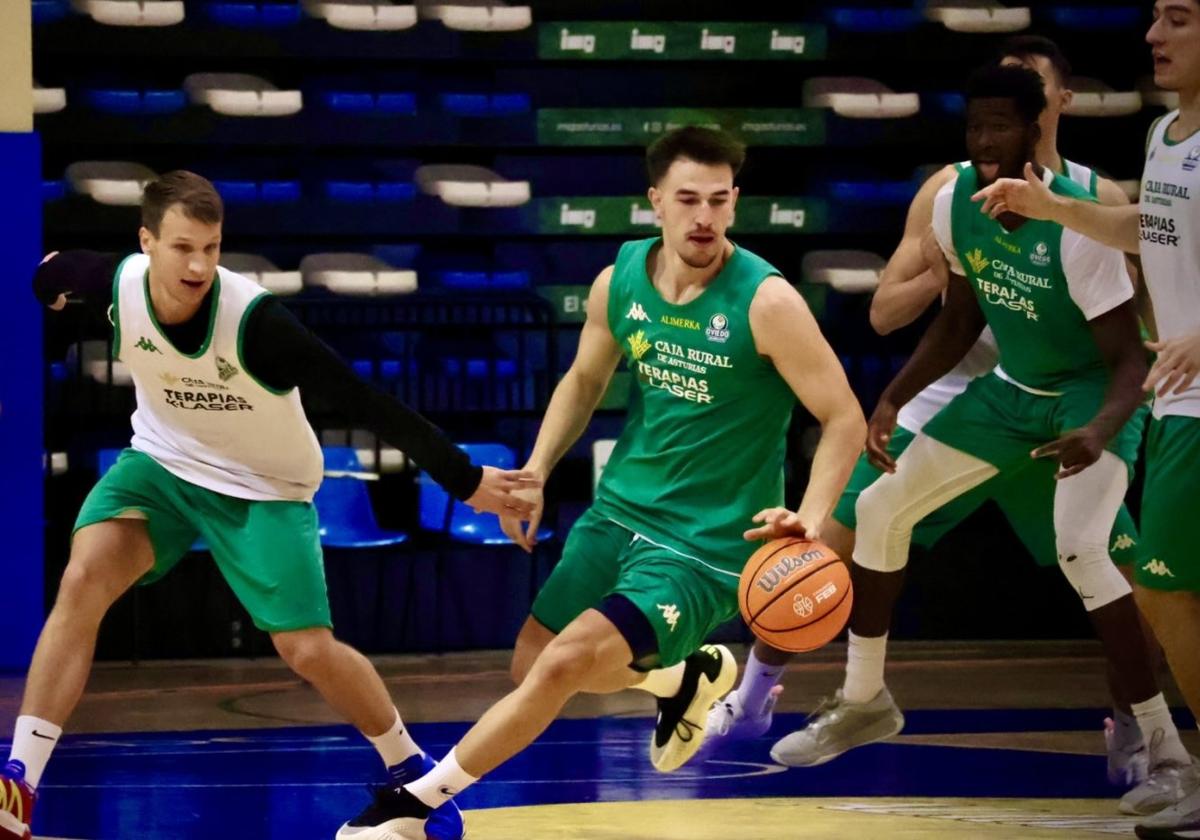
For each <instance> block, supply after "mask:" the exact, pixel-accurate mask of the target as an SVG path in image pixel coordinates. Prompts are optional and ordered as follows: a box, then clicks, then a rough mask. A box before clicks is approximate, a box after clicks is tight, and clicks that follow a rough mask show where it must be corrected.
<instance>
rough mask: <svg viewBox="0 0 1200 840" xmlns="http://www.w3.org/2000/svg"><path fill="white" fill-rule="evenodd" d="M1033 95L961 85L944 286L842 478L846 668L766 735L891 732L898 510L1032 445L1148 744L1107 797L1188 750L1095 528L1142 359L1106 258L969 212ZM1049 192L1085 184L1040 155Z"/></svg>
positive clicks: (1016, 76)
mask: <svg viewBox="0 0 1200 840" xmlns="http://www.w3.org/2000/svg"><path fill="white" fill-rule="evenodd" d="M1044 106H1045V97H1044V94H1043V92H1042V85H1041V81H1040V79H1039V78H1038V77H1037V75H1036V74H1035V73H1033V72H1032V71H1030V70H1028V69H1025V68H1015V67H987V68H984V69H982V70H980V71H979V72H978V73H977V74H976V75H974V76H973V77H972V80H971V84H970V87H969V89H968V105H967V147H968V151H969V153H970V156H971V166H969V167H966V168H965V169H964V171H963V172H962V173H961V174H959V175H958V176H957V177H956V178H955V180H953V181H951V182H950V183H948V184H946V185H945V186H944V187H943V188H942V189H941V190H940V191H939V192H938V195H937V197H936V198H935V200H934V211H933V230H934V233H935V235H936V237H937V240H938V243H939V245H940V247H941V249H942V251H943V252H944V254H945V260H938V261H936V262H937V267H938V268H940V269H941V270H945V265H946V263H947V262H948V263H949V267H950V270H951V274H950V277H949V278H948V282H947V296H946V303H945V306H944V307H943V309H942V312H941V313H940V314H939V316H938V317H937V319H936V320H935V321H934V323H933V324H932V325H931V326H930V328H929V331H928V332H927V333H926V335H925V337H924V338H923V339H922V341H921V343H920V344H919V345H918V347H917V349H916V351H915V352H914V354H913V357H912V359H910V361H909V362H908V364H907V365H906V366H905V367H904V369H903V370H902V371H901V372H900V374H899V375H898V376H897V377H896V379H895V380H894V381H893V382H892V383H891V384H890V385H889V386H888V388H887V389H886V390H885V392H884V394H883V395H882V396H881V397H880V401H879V405H878V406H877V407H876V409H875V412H874V414H873V415H872V418H871V425H870V432H869V435H868V440H867V449H868V452H869V453H870V454H871V458H872V461H873V462H874V463H875V464H876V465H877V466H878V467H879V468H880V469H882V470H883V471H884V472H886V473H888V474H887V475H885V476H883V477H882V478H880V479H879V480H878V481H877V482H875V483H874V484H873V485H871V487H869V488H867V489H866V490H865V491H863V493H862V494H861V495H860V496H859V500H858V504H857V509H856V513H857V518H858V539H857V545H856V546H855V551H854V566H853V572H854V584H855V603H854V611H853V613H852V615H851V632H850V648H849V652H848V663H847V670H846V682H845V684H844V686H843V688H842V690H841V691H840V692H839V694H838V695H837V696H836V697H835V699H834V701H833V702H832V703H830V704H828V705H827V706H826V707H825V708H824V709H823V710H822V713H821V714H820V715H818V716H817V717H816V718H815V719H813V720H811V721H810V722H809V724H808V726H807V727H806V728H805V729H803V730H801V731H800V732H797V733H794V734H792V735H789V736H788V737H787V738H785V739H784V740H783V741H781V742H780V743H778V744H776V746H775V748H774V749H773V750H772V756H773V757H775V758H776V760H779V761H782V762H783V763H787V764H792V765H805V766H807V765H812V764H819V763H822V762H824V761H828V760H830V759H831V758H833V757H835V756H837V755H839V754H840V753H842V752H845V751H846V750H847V749H850V748H852V747H855V746H858V745H861V744H864V743H869V742H871V741H876V740H880V739H882V738H886V737H889V736H890V735H894V734H895V733H896V732H898V731H899V730H900V728H901V727H902V726H903V716H902V715H901V714H900V711H899V709H898V708H897V707H896V706H895V703H894V702H893V701H892V699H891V696H890V694H889V693H888V691H887V689H886V687H885V686H884V683H883V668H884V658H885V651H886V643H887V631H888V626H889V623H890V619H891V614H892V608H893V604H894V602H895V599H896V597H897V596H898V594H899V590H900V586H901V583H902V579H903V569H904V566H905V564H906V562H907V554H908V546H909V541H910V540H911V537H912V530H913V527H914V526H915V525H916V523H917V522H919V521H920V520H921V519H922V518H923V517H924V516H925V515H926V514H928V513H930V512H931V511H933V510H936V509H937V508H939V507H941V506H942V505H943V504H945V503H947V502H948V501H950V500H952V499H954V498H955V497H957V496H960V495H961V494H963V493H965V492H967V491H969V490H970V489H971V488H973V487H975V486H977V485H979V484H982V483H983V482H984V481H987V480H988V479H990V478H993V477H995V476H1004V475H1007V474H1011V473H1012V472H1014V471H1016V470H1021V469H1024V468H1025V467H1026V465H1028V463H1029V460H1030V457H1031V455H1032V456H1033V457H1035V458H1052V459H1053V460H1054V461H1056V462H1057V463H1058V464H1059V470H1058V472H1057V474H1056V478H1057V484H1056V490H1055V494H1054V499H1053V510H1054V530H1055V537H1056V543H1057V553H1058V562H1059V566H1060V568H1061V569H1062V571H1063V573H1064V575H1065V576H1066V577H1067V580H1068V581H1069V582H1070V583H1071V584H1072V585H1073V586H1074V588H1075V589H1076V590H1077V591H1078V592H1079V595H1080V597H1081V598H1082V599H1083V601H1084V605H1085V607H1086V608H1087V609H1088V611H1089V613H1090V617H1091V619H1092V622H1093V624H1094V626H1095V627H1096V628H1097V632H1098V634H1099V635H1100V636H1101V637H1102V638H1105V639H1106V642H1107V644H1106V648H1107V650H1108V653H1109V656H1110V658H1111V659H1113V661H1114V663H1115V664H1116V665H1117V666H1118V672H1119V673H1120V674H1121V676H1122V678H1123V679H1124V681H1125V685H1124V690H1125V694H1126V696H1128V697H1129V699H1130V701H1131V705H1132V708H1133V712H1134V714H1135V716H1136V718H1137V720H1138V724H1139V726H1140V728H1141V729H1142V731H1143V732H1144V733H1145V734H1146V740H1147V742H1148V744H1149V750H1150V755H1149V763H1150V777H1149V778H1148V779H1147V781H1146V782H1144V783H1143V784H1142V785H1139V786H1138V787H1136V788H1134V789H1133V790H1132V791H1130V792H1129V793H1127V794H1126V795H1125V797H1123V798H1122V808H1123V809H1125V810H1127V811H1132V812H1144V811H1145V810H1147V809H1152V808H1154V807H1156V805H1157V803H1158V802H1159V801H1160V800H1161V799H1162V797H1163V796H1165V795H1167V794H1165V793H1164V792H1163V790H1162V787H1163V783H1164V781H1168V782H1173V781H1174V780H1175V779H1176V777H1177V774H1178V770H1179V768H1180V767H1181V766H1184V765H1186V764H1187V763H1189V759H1188V755H1187V752H1186V751H1185V750H1184V749H1183V746H1182V744H1181V743H1180V741H1179V736H1178V733H1177V732H1176V731H1175V727H1174V724H1173V723H1172V722H1171V718H1170V712H1169V711H1168V709H1167V707H1166V703H1165V701H1164V700H1163V697H1162V694H1161V692H1159V690H1158V687H1157V685H1156V682H1155V679H1154V674H1153V671H1152V669H1151V668H1150V666H1149V663H1148V661H1147V658H1146V647H1145V640H1144V638H1143V636H1142V633H1141V628H1140V624H1139V621H1138V616H1137V608H1136V606H1135V604H1134V600H1133V595H1132V590H1131V589H1130V586H1129V583H1128V582H1127V581H1126V580H1125V578H1124V577H1123V576H1122V575H1121V574H1120V572H1119V571H1118V570H1117V569H1116V567H1115V566H1114V565H1113V563H1112V560H1111V558H1110V556H1109V553H1108V536H1109V533H1110V532H1111V530H1112V525H1113V521H1114V519H1115V517H1116V514H1117V511H1118V509H1119V507H1120V505H1121V502H1122V500H1123V498H1124V495H1125V491H1126V489H1127V487H1128V484H1129V479H1130V475H1131V473H1132V467H1133V464H1134V462H1135V460H1136V457H1137V448H1138V444H1139V442H1140V439H1141V424H1140V423H1139V422H1138V421H1137V420H1132V421H1131V418H1132V417H1133V415H1134V414H1135V411H1136V410H1137V408H1138V406H1139V405H1140V404H1141V402H1142V394H1141V389H1140V385H1141V381H1142V378H1143V377H1144V376H1145V371H1146V362H1145V357H1144V355H1143V352H1142V349H1141V342H1140V339H1139V334H1138V323H1137V315H1136V311H1135V308H1134V303H1133V288H1132V286H1131V285H1130V283H1129V279H1128V276H1127V274H1126V272H1125V266H1124V259H1123V257H1122V255H1121V253H1120V252H1119V251H1117V250H1116V249H1114V248H1109V247H1106V246H1102V245H1100V244H1099V243H1096V242H1094V241H1092V240H1089V239H1086V238H1085V237H1083V236H1080V235H1079V234H1076V233H1073V232H1071V231H1066V230H1064V229H1063V228H1062V227H1061V226H1059V225H1054V224H1052V223H1049V222H1039V221H1033V220H1029V219H1026V218H1022V217H1017V216H1008V217H1004V218H1002V219H1000V220H999V222H997V221H994V220H992V219H989V218H987V217H986V216H983V215H982V214H980V213H979V212H978V207H977V205H975V204H974V203H972V201H971V196H972V195H973V194H974V193H975V192H976V191H977V189H978V187H979V185H980V184H986V183H990V182H991V181H994V180H995V179H996V178H997V177H1000V176H1002V175H1011V174H1016V173H1019V172H1020V171H1021V167H1022V166H1023V164H1024V162H1025V161H1027V160H1030V159H1032V157H1033V154H1034V147H1035V145H1036V141H1037V137H1038V134H1039V130H1038V127H1037V116H1038V114H1039V113H1040V112H1041V111H1042V109H1043V107H1044ZM1037 170H1038V174H1039V176H1040V177H1042V178H1043V179H1044V180H1045V182H1046V184H1047V185H1048V186H1049V188H1050V189H1051V190H1052V191H1054V192H1055V193H1056V194H1060V195H1067V196H1071V197H1073V198H1087V199H1088V200H1091V199H1090V196H1088V193H1087V192H1086V191H1085V190H1084V189H1082V188H1080V187H1078V186H1077V185H1075V184H1073V183H1072V182H1070V181H1069V180H1067V179H1066V178H1063V177H1062V176H1059V175H1054V174H1053V173H1051V172H1050V171H1048V170H1045V169H1043V168H1042V167H1040V166H1039V167H1037ZM985 326H987V327H989V328H990V329H991V331H992V333H993V335H994V337H995V340H996V344H997V348H998V351H999V362H998V364H997V366H996V368H995V370H994V372H993V373H991V374H989V375H986V376H981V377H979V378H977V379H975V380H973V381H972V382H971V384H970V385H968V386H967V389H966V391H964V392H963V393H962V394H961V395H959V396H958V397H956V398H955V399H954V400H953V401H951V403H950V404H949V405H948V406H947V407H946V408H945V409H943V410H942V411H941V412H940V413H939V414H937V415H936V416H935V417H934V418H933V419H932V420H930V421H929V422H928V423H927V424H926V425H925V427H924V429H923V430H922V432H921V433H920V434H918V435H917V436H916V438H915V439H914V440H913V442H912V443H911V444H910V445H909V446H908V448H907V449H906V450H905V452H904V454H903V455H901V456H900V458H899V459H897V460H893V458H892V456H891V455H890V454H888V452H887V445H888V443H889V441H890V438H891V435H892V433H893V430H894V428H895V425H896V415H897V412H898V409H899V406H902V405H904V404H905V403H906V402H908V400H909V399H911V397H912V396H913V395H914V394H916V393H917V392H918V391H920V390H921V389H922V388H924V387H926V386H927V385H928V384H929V382H931V381H933V380H934V379H936V378H937V377H939V376H941V375H942V374H944V373H945V371H946V370H948V369H950V367H952V366H953V365H954V364H955V363H957V362H958V360H959V359H960V358H962V356H963V355H964V354H965V353H966V352H967V350H968V349H969V348H970V347H971V346H972V345H973V344H974V343H975V341H976V340H977V339H978V337H979V334H980V332H981V331H982V330H983V328H984V327H985Z"/></svg>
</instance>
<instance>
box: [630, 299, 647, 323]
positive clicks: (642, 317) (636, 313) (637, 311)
mask: <svg viewBox="0 0 1200 840" xmlns="http://www.w3.org/2000/svg"><path fill="white" fill-rule="evenodd" d="M625 317H626V318H628V319H629V320H631V321H645V322H646V323H650V316H649V315H647V314H646V310H645V309H643V308H642V305H641V304H640V303H638V302H637V301H634V302H633V306H631V307H629V311H628V312H626V313H625Z"/></svg>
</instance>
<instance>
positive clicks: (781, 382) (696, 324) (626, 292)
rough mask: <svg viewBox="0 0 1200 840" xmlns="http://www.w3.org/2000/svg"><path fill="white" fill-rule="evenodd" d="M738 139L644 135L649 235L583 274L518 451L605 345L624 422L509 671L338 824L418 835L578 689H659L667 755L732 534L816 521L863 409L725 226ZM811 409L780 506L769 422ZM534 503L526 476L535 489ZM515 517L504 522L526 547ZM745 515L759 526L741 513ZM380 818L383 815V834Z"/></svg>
mask: <svg viewBox="0 0 1200 840" xmlns="http://www.w3.org/2000/svg"><path fill="white" fill-rule="evenodd" d="M743 157H744V151H743V148H742V146H741V144H740V143H737V142H735V141H733V140H732V139H730V138H729V137H728V136H726V135H724V134H722V133H721V132H717V131H713V130H710V129H703V128H695V127H688V128H683V129H679V130H677V131H674V132H671V133H669V134H667V135H664V136H663V137H662V138H660V139H659V140H658V141H657V142H656V143H655V144H654V145H652V146H651V147H650V149H649V151H648V152H647V169H648V170H649V176H650V183H651V188H650V191H649V197H650V201H651V203H652V204H653V206H654V209H655V212H656V214H657V215H658V218H659V219H660V220H661V222H662V236H661V237H657V238H655V239H650V240H643V241H640V242H630V243H627V244H625V245H624V246H622V248H621V249H620V251H619V252H618V254H617V260H616V263H615V264H614V265H613V266H611V267H609V268H606V269H605V270H604V271H602V272H601V273H600V275H599V276H598V277H597V278H596V281H595V283H594V284H593V286H592V290H591V293H590V295H589V298H588V305H587V321H586V323H585V325H584V328H583V333H582V335H581V338H580V342H579V349H578V351H577V353H576V357H575V361H574V363H573V364H572V366H571V369H570V370H569V371H568V372H567V374H566V375H565V376H564V378H563V380H562V382H561V383H560V384H559V386H558V387H557V388H556V390H555V392H554V396H553V398H552V399H551V401H550V405H549V407H548V408H547V411H546V416H545V419H544V421H543V423H542V428H541V430H540V432H539V434H538V439H537V443H536V444H535V446H534V449H533V452H532V454H531V455H530V459H529V462H528V469H529V470H530V471H532V472H533V473H534V474H536V475H539V476H545V475H547V474H548V473H549V472H550V470H551V469H552V468H553V467H554V465H555V464H556V463H557V462H558V461H559V459H560V458H561V457H562V456H563V455H564V454H565V453H566V451H567V450H568V449H569V448H570V446H571V445H572V444H573V443H574V442H575V441H576V440H577V439H578V438H579V436H580V435H581V434H582V433H583V431H584V429H585V428H586V426H587V423H588V420H589V419H590V417H591V415H592V412H593V411H594V410H595V407H596V405H597V403H598V402H599V400H600V397H601V395H602V394H603V393H604V391H605V388H606V386H607V384H608V382H609V379H610V378H611V376H612V374H613V371H614V370H615V369H616V367H617V364H618V362H619V361H620V360H621V358H622V356H624V357H625V359H626V360H627V362H628V364H629V366H630V369H631V370H632V372H633V373H634V374H635V379H636V387H635V391H634V394H633V397H632V401H631V405H630V408H629V414H628V418H627V421H626V425H625V430H624V431H623V432H622V434H621V438H620V440H619V441H618V443H617V446H616V449H615V450H614V452H613V455H612V458H611V459H610V460H609V462H608V464H607V465H606V467H605V470H604V476H603V480H602V482H601V485H600V488H599V489H598V491H597V493H596V500H595V504H594V505H593V506H592V508H591V509H590V510H589V511H588V512H587V513H586V514H584V516H583V517H582V518H581V519H580V520H579V521H578V522H577V523H576V524H575V527H574V528H573V529H572V531H571V534H570V536H569V537H568V539H567V543H566V545H565V547H564V549H563V557H562V560H561V561H560V562H559V564H558V566H557V567H556V568H555V570H554V572H553V573H552V574H551V576H550V579H549V580H548V581H547V582H546V585H545V588H544V589H543V590H542V593H541V594H540V595H539V597H538V599H537V601H536V602H535V603H534V606H533V610H532V615H531V617H530V619H529V620H528V621H527V622H526V624H525V627H524V628H523V629H522V631H521V635H520V638H519V639H518V641H517V649H516V652H515V653H514V657H513V658H514V662H513V671H514V676H515V677H516V679H517V681H518V682H519V685H518V687H517V688H516V690H515V691H513V692H512V693H511V694H509V695H508V696H507V697H505V698H504V699H502V700H501V701H500V702H499V703H497V704H496V705H495V706H493V707H492V708H491V709H490V710H489V711H488V712H487V713H486V714H485V715H484V716H483V717H482V718H481V719H480V721H479V723H477V724H476V725H475V727H474V728H473V729H472V730H471V731H470V732H468V733H467V735H466V736H465V737H464V738H463V740H462V741H460V742H459V744H458V746H456V747H455V748H454V750H452V751H451V753H450V755H449V756H447V757H446V759H444V760H443V761H442V762H441V764H440V765H439V767H438V769H437V770H436V771H433V772H430V773H429V774H427V775H426V776H425V777H424V778H422V779H420V780H418V781H417V782H415V783H413V784H411V785H407V786H405V787H399V788H395V789H391V790H385V791H383V792H381V793H380V794H379V796H378V798H377V799H376V802H375V804H374V805H373V806H372V807H371V808H369V809H368V811H367V812H365V813H364V814H363V815H362V816H360V817H359V818H358V819H356V820H354V821H352V822H351V823H350V824H348V825H347V827H346V828H345V829H344V831H345V835H344V836H346V837H354V838H359V837H363V838H373V837H376V836H382V835H381V834H379V835H376V834H370V833H362V831H363V829H366V828H374V829H376V830H377V831H392V832H394V833H396V834H399V835H400V836H404V837H410V836H411V837H421V836H423V835H422V833H421V832H422V831H423V828H422V826H423V823H424V817H425V815H426V814H428V813H429V812H430V809H432V808H436V807H438V805H440V804H441V803H442V802H444V801H446V800H448V799H449V798H450V797H452V796H453V795H454V794H455V793H457V792H458V791H460V790H462V789H463V788H464V787H466V786H467V785H469V784H471V783H472V782H474V781H475V780H476V779H477V778H478V777H480V776H482V775H484V774H485V773H488V772H490V771H491V770H493V769H494V768H495V767H496V766H498V765H499V764H501V763H502V762H503V761H505V760H507V759H508V758H510V757H511V756H512V755H514V754H515V753H517V752H519V751H520V750H522V749H524V748H525V747H526V746H528V745H529V744H530V743H532V741H533V740H534V739H535V738H536V737H537V736H538V735H539V734H540V733H541V732H542V731H543V730H544V729H545V727H546V726H547V725H549V723H550V722H551V721H552V720H553V719H554V718H555V717H556V716H557V715H558V712H559V710H560V709H561V708H562V707H563V704H564V703H566V701H567V700H568V699H570V698H571V697H572V696H573V695H575V694H577V693H579V692H585V691H586V692H593V693H608V692H613V691H618V690H620V689H624V688H629V687H637V688H641V689H644V690H646V691H648V692H650V693H651V694H654V695H655V696H656V697H657V698H659V699H658V709H659V717H658V722H657V725H656V727H655V732H654V734H653V735H652V737H651V758H652V760H653V762H654V764H655V766H656V767H657V768H658V769H659V770H663V771H669V770H673V769H675V768H676V767H678V766H680V765H681V764H682V763H683V762H684V761H686V760H687V759H688V758H689V757H690V756H691V755H693V754H694V753H695V751H696V749H698V748H699V746H700V745H701V743H702V742H703V739H704V721H705V715H706V713H707V712H708V708H709V706H710V705H711V704H712V702H713V700H715V699H716V698H717V697H719V696H721V695H722V694H724V693H725V692H726V691H728V690H729V688H730V687H731V686H732V684H733V680H734V677H735V675H736V671H737V666H736V664H735V663H734V660H733V656H732V655H731V654H730V653H729V651H728V650H726V649H724V648H722V647H703V648H701V649H700V650H699V651H698V652H696V648H697V647H698V646H699V645H700V644H701V642H703V640H704V638H705V637H706V636H707V635H708V634H709V633H710V632H711V631H712V630H713V629H714V628H715V627H717V626H718V625H719V624H721V623H722V622H724V621H727V620H728V619H730V618H732V617H733V616H734V615H736V614H737V585H738V578H739V575H740V572H741V570H742V567H743V566H744V565H745V562H746V559H747V557H748V556H749V554H750V553H751V549H752V546H751V545H750V544H749V543H748V542H747V540H756V539H760V538H766V537H775V536H782V535H786V534H796V533H804V532H806V531H807V533H809V534H810V535H814V536H815V535H817V533H818V531H819V528H820V524H821V523H822V522H823V521H824V520H825V517H826V516H828V514H829V512H830V510H832V509H833V505H834V502H835V501H836V500H837V498H838V495H839V494H840V493H841V491H842V487H843V486H844V485H845V483H846V478H847V476H849V474H850V469H851V467H852V466H853V464H854V460H855V458H857V456H858V453H859V452H860V451H861V447H862V442H863V438H864V433H865V424H864V422H863V418H862V414H861V409H860V408H859V406H858V402H857V400H856V399H855V397H854V394H853V393H852V392H851V390H850V387H849V384H848V383H847V381H846V376H845V373H844V372H843V370H842V367H841V364H840V363H839V362H838V359H837V357H836V355H835V354H834V353H833V350H832V349H831V348H830V347H829V345H828V344H827V343H826V341H825V339H824V338H823V337H822V335H821V332H820V329H819V328H818V326H817V323H816V321H815V319H814V318H813V316H812V314H811V313H810V312H809V310H808V308H807V306H806V305H805V304H804V301H803V299H802V298H801V297H800V295H799V293H798V292H797V291H796V290H795V289H794V288H793V287H792V286H791V285H789V284H788V283H787V281H786V280H784V278H783V277H782V276H781V275H780V273H779V272H778V271H777V270H776V269H775V268H773V267H772V266H771V265H770V264H768V263H767V262H765V261H764V260H762V259H760V258H759V257H757V256H755V255H754V254H752V253H750V252H749V251H747V250H745V249H744V248H741V247H739V246H737V245H735V244H734V243H733V242H731V241H729V240H728V239H727V238H726V230H727V228H728V227H729V225H730V224H731V223H732V222H733V212H734V206H735V204H736V202H737V197H738V189H737V187H735V186H734V178H735V176H736V175H737V172H738V170H739V169H740V168H741V165H742V161H743ZM797 398H798V399H799V401H800V402H801V403H802V404H803V405H804V407H805V408H806V409H808V411H809V412H810V413H811V414H812V415H813V416H814V417H815V418H816V419H817V421H818V422H819V423H820V424H821V427H822V437H821V443H820V445H819V446H818V448H817V451H816V454H815V456H814V458H813V464H812V470H811V473H810V479H809V483H808V487H807V489H806V491H805V493H804V498H803V499H802V501H801V503H800V506H799V509H798V510H797V511H794V512H793V511H789V510H787V509H786V508H783V507H782V505H783V476H782V470H783V464H784V455H785V452H784V449H785V447H784V432H785V430H786V429H787V426H788V422H789V420H790V417H791V412H792V408H793V406H794V404H795V401H796V399H797ZM532 495H533V498H534V501H535V502H536V504H537V506H538V509H539V511H540V506H541V496H540V493H538V494H532ZM537 519H538V513H536V512H535V514H534V517H533V520H532V521H530V522H529V523H528V527H527V528H525V529H522V528H521V523H520V522H519V521H517V520H513V519H509V520H506V521H505V522H504V525H505V528H506V530H507V532H508V533H509V534H510V536H512V537H513V538H514V539H515V540H517V542H519V543H520V544H521V545H522V546H524V547H526V548H528V547H529V546H530V545H531V543H532V539H533V534H534V533H535V532H536V528H537V524H538V523H537ZM755 523H757V527H755ZM388 836H393V835H388Z"/></svg>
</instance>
